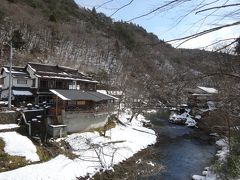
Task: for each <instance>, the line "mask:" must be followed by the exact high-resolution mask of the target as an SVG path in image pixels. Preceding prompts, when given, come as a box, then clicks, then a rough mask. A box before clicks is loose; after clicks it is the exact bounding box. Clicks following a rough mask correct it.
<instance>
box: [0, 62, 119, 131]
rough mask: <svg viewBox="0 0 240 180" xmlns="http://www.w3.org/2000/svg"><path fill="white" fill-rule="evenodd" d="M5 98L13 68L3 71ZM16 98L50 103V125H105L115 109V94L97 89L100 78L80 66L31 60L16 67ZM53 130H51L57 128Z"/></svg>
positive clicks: (81, 127)
mask: <svg viewBox="0 0 240 180" xmlns="http://www.w3.org/2000/svg"><path fill="white" fill-rule="evenodd" d="M1 80H2V85H3V89H4V90H3V92H2V96H1V97H2V99H4V98H5V99H7V98H8V94H9V89H8V86H9V85H8V82H9V68H8V67H3V68H2V71H1ZM12 82H13V83H12V84H13V86H12V95H13V102H16V101H15V100H17V103H16V104H18V103H20V102H21V101H27V102H32V103H34V104H42V103H47V104H48V105H50V107H51V108H50V110H49V113H48V115H49V123H48V124H49V126H50V127H51V128H52V129H59V128H60V129H62V128H63V127H64V128H67V132H77V131H82V130H86V129H89V128H97V127H100V126H103V125H104V124H105V123H106V121H107V117H108V116H109V115H111V113H112V112H113V110H114V104H113V103H114V101H115V100H116V99H117V98H115V97H113V96H111V95H108V94H104V93H100V92H97V91H96V90H97V83H98V82H97V81H95V80H93V79H91V78H90V77H88V76H86V75H84V74H82V73H80V72H78V70H76V69H72V68H68V67H63V66H59V65H46V64H39V63H28V64H27V65H26V66H25V67H14V68H13V69H12ZM54 131H55V130H52V131H51V132H54Z"/></svg>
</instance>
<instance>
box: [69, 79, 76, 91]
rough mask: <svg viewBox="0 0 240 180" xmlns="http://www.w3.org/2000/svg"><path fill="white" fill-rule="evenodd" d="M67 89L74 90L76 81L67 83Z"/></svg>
mask: <svg viewBox="0 0 240 180" xmlns="http://www.w3.org/2000/svg"><path fill="white" fill-rule="evenodd" d="M69 89H76V81H71V82H69Z"/></svg>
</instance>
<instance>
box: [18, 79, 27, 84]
mask: <svg viewBox="0 0 240 180" xmlns="http://www.w3.org/2000/svg"><path fill="white" fill-rule="evenodd" d="M17 84H27V80H26V79H17Z"/></svg>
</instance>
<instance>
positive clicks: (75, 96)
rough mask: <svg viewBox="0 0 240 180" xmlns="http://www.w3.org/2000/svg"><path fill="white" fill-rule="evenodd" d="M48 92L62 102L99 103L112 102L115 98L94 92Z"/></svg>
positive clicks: (56, 90)
mask: <svg viewBox="0 0 240 180" xmlns="http://www.w3.org/2000/svg"><path fill="white" fill-rule="evenodd" d="M50 91H51V92H52V93H53V94H55V95H56V96H58V97H59V98H61V99H62V100H65V101H68V100H86V101H94V102H99V101H103V100H112V99H115V97H113V96H110V95H107V94H102V93H100V92H94V91H79V90H62V89H61V90H60V89H50Z"/></svg>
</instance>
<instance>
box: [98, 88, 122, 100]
mask: <svg viewBox="0 0 240 180" xmlns="http://www.w3.org/2000/svg"><path fill="white" fill-rule="evenodd" d="M97 92H99V93H102V94H106V95H108V96H110V97H112V98H113V99H116V100H117V99H118V98H116V97H114V96H112V95H110V94H108V93H107V91H106V90H97Z"/></svg>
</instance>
